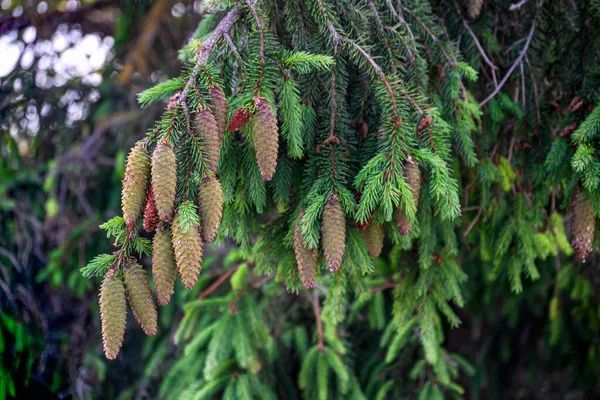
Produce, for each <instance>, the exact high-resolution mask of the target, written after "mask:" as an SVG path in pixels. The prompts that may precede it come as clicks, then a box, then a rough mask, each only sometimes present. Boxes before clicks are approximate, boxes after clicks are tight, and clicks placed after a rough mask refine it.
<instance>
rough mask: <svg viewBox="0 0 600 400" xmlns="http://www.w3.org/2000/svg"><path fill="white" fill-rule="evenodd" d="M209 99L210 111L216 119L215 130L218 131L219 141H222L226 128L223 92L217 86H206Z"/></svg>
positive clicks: (225, 103)
mask: <svg viewBox="0 0 600 400" xmlns="http://www.w3.org/2000/svg"><path fill="white" fill-rule="evenodd" d="M208 93H209V95H210V101H211V103H212V111H213V115H214V116H215V121H217V130H218V133H219V142H223V135H224V134H225V129H227V99H226V98H225V93H223V91H222V90H221V88H220V87H218V86H214V85H213V86H211V87H209V88H208Z"/></svg>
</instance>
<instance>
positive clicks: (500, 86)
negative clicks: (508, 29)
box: [479, 22, 535, 107]
mask: <svg viewBox="0 0 600 400" xmlns="http://www.w3.org/2000/svg"><path fill="white" fill-rule="evenodd" d="M534 32H535V22H534V23H533V24H531V29H530V30H529V35H527V40H526V41H525V45H524V46H523V49H522V50H521V52H520V53H519V56H518V57H517V59H516V60H515V62H514V63H513V64H512V65H511V66H510V68H509V69H508V72H507V73H506V75H504V78H502V80H501V81H500V83H499V84H498V86H497V87H496V88H495V89H494V91H493V92H492V93H490V95H489V96H488V97H486V98H485V99H483V101H482V102H481V103H479V107H482V106H483V105H485V104H486V103H487V102H489V101H490V100H491V99H493V98H494V96H496V95H497V94H498V92H500V89H502V86H504V84H505V83H506V81H507V80H508V78H509V77H510V75H511V74H512V73H513V71H514V70H515V68H517V65H519V63H521V62H522V60H523V57H525V54H527V49H528V48H529V45H530V44H531V39H532V38H533V33H534Z"/></svg>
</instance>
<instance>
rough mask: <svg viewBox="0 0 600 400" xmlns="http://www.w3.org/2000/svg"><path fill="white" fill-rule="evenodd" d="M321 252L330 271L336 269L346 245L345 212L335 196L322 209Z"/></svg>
mask: <svg viewBox="0 0 600 400" xmlns="http://www.w3.org/2000/svg"><path fill="white" fill-rule="evenodd" d="M321 235H322V239H323V253H324V254H325V259H326V260H327V267H328V268H329V270H330V271H333V272H335V271H337V270H338V269H339V268H340V266H341V265H342V259H343V258H344V249H345V247H346V213H345V212H344V210H343V209H342V205H341V204H340V203H339V201H338V200H337V197H335V196H334V197H332V198H331V200H329V201H328V202H327V204H326V205H325V209H324V210H323V226H322V228H321Z"/></svg>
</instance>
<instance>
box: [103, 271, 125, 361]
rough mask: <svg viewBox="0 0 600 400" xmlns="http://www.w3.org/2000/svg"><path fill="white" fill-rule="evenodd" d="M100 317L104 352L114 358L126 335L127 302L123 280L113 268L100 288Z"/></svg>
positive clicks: (109, 357)
mask: <svg viewBox="0 0 600 400" xmlns="http://www.w3.org/2000/svg"><path fill="white" fill-rule="evenodd" d="M100 319H101V321H102V343H103V344H104V353H105V354H106V358H108V359H109V360H114V359H115V358H116V357H117V354H119V350H120V349H121V345H122V344H123V337H124V336H125V323H126V322H127V303H126V301H125V287H124V286H123V281H122V280H121V279H120V278H118V277H117V276H116V275H115V272H114V271H113V270H110V271H109V272H108V273H107V274H106V276H105V277H104V281H103V282H102V286H101V288H100Z"/></svg>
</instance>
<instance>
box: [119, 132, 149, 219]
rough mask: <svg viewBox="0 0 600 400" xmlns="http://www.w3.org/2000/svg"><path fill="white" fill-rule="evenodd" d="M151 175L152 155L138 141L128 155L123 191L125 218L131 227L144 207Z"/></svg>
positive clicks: (122, 199) (122, 200) (122, 204)
mask: <svg viewBox="0 0 600 400" xmlns="http://www.w3.org/2000/svg"><path fill="white" fill-rule="evenodd" d="M149 177H150V157H149V156H148V153H146V151H145V150H144V147H143V145H142V143H141V142H138V143H137V144H136V145H135V146H134V147H133V148H132V149H131V151H130V152H129V156H128V157H127V166H126V167H125V177H124V178H123V191H122V192H121V208H122V210H123V218H125V222H126V223H127V225H128V226H129V227H133V225H134V224H135V223H136V222H137V220H138V218H139V217H140V214H141V213H142V210H143V209H144V201H145V200H146V193H147V190H148V181H149Z"/></svg>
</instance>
